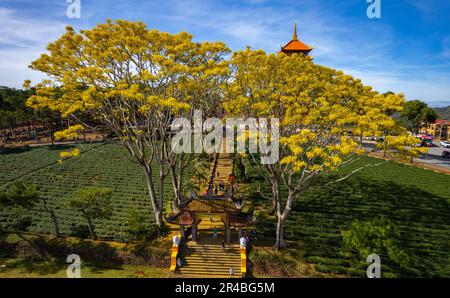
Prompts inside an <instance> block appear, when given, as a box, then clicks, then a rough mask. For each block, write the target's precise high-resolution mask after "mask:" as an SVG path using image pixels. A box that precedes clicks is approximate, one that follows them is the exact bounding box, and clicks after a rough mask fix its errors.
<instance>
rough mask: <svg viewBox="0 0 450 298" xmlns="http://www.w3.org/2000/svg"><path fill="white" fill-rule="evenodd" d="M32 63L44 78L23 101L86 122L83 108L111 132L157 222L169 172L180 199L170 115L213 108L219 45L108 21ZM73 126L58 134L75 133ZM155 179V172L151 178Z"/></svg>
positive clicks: (179, 163) (183, 160) (220, 70)
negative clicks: (136, 170)
mask: <svg viewBox="0 0 450 298" xmlns="http://www.w3.org/2000/svg"><path fill="white" fill-rule="evenodd" d="M47 50H48V53H46V54H43V55H41V57H40V58H38V59H37V60H35V61H33V62H32V64H31V68H32V69H35V70H39V71H42V72H44V73H46V74H47V75H48V77H49V78H50V79H48V80H44V81H43V82H41V83H40V84H38V85H37V86H36V95H35V96H32V97H30V98H29V99H28V105H29V106H31V107H34V108H42V107H46V108H50V109H51V110H54V111H58V112H60V113H61V114H62V115H63V116H64V117H67V118H69V117H70V118H71V119H72V120H73V121H75V122H76V123H78V124H80V125H83V126H88V125H89V123H87V122H86V121H84V120H83V117H80V115H81V114H82V113H89V115H90V116H91V117H92V118H93V119H94V120H95V121H96V122H100V123H101V124H102V125H103V126H104V127H105V128H106V129H108V130H110V131H112V132H114V133H115V134H116V135H117V136H118V137H119V138H120V140H121V141H122V143H123V145H124V146H125V147H126V148H127V150H128V151H129V152H130V154H131V155H132V156H133V157H134V158H135V159H136V160H137V162H138V163H139V164H140V165H141V166H142V168H143V170H144V173H145V176H146V180H147V186H148V189H149V196H150V201H151V204H152V208H153V210H154V213H155V218H156V222H157V224H158V225H161V224H162V212H163V206H164V181H165V179H166V177H167V176H170V177H171V180H172V185H173V188H174V192H175V198H174V200H175V203H179V201H180V199H181V189H182V183H181V182H182V180H183V179H182V176H183V170H184V168H185V167H186V165H187V164H188V162H189V156H187V155H186V154H175V153H174V152H172V150H171V140H172V135H171V134H170V133H168V131H169V130H170V124H171V121H172V119H173V118H174V117H180V116H183V117H186V118H188V119H191V117H192V115H193V109H195V108H198V107H199V106H205V105H206V103H207V105H206V106H207V107H208V106H210V107H214V109H215V106H217V105H218V104H217V103H218V101H219V100H220V98H219V95H220V86H221V84H222V83H223V81H224V80H225V79H226V76H227V73H228V66H227V62H226V61H225V60H224V56H225V55H227V54H228V52H229V50H228V48H227V47H226V46H225V44H223V43H208V42H204V43H195V42H193V41H192V36H191V35H189V34H188V33H185V32H182V33H179V34H174V35H172V34H169V33H164V32H159V31H157V30H149V29H147V27H146V26H145V24H144V23H142V22H129V21H124V20H117V21H114V22H113V21H111V20H108V21H107V22H106V23H104V24H99V25H97V26H96V27H95V28H93V29H91V30H81V31H80V32H79V33H77V32H75V31H74V30H73V28H71V27H67V28H66V32H65V33H64V34H63V35H62V36H61V37H60V38H59V39H58V40H56V41H55V42H52V43H50V44H49V45H48V47H47ZM80 130H81V127H80V126H74V127H72V128H69V130H67V131H63V132H59V133H57V134H56V135H57V137H64V136H67V135H70V136H73V134H74V133H76V132H78V131H80ZM155 177H157V178H155Z"/></svg>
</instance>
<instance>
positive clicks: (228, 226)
mask: <svg viewBox="0 0 450 298" xmlns="http://www.w3.org/2000/svg"><path fill="white" fill-rule="evenodd" d="M225 239H226V240H225V241H226V242H227V243H230V242H231V228H230V225H227V227H226V237H225Z"/></svg>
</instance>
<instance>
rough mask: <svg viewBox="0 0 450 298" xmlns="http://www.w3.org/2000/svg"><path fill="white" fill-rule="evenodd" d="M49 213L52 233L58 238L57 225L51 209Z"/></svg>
mask: <svg viewBox="0 0 450 298" xmlns="http://www.w3.org/2000/svg"><path fill="white" fill-rule="evenodd" d="M49 213H50V217H51V219H52V225H53V232H54V234H55V237H59V225H58V220H57V219H56V215H55V212H54V211H53V209H50V211H49Z"/></svg>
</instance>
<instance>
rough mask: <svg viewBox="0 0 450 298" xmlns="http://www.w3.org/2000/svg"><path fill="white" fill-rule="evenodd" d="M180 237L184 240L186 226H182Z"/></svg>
mask: <svg viewBox="0 0 450 298" xmlns="http://www.w3.org/2000/svg"><path fill="white" fill-rule="evenodd" d="M180 235H181V238H182V239H184V225H180Z"/></svg>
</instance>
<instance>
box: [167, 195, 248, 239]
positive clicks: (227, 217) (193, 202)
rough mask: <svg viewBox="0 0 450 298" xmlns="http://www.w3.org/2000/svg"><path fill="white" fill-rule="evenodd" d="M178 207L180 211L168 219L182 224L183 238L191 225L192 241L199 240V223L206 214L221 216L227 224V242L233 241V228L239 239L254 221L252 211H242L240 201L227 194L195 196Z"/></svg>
mask: <svg viewBox="0 0 450 298" xmlns="http://www.w3.org/2000/svg"><path fill="white" fill-rule="evenodd" d="M178 209H179V211H178V212H177V213H176V214H172V215H171V216H169V218H167V221H168V222H169V223H172V224H177V225H179V226H180V233H181V236H182V238H184V237H185V230H186V227H191V234H192V241H197V236H198V225H199V224H200V222H201V221H202V217H205V216H206V217H209V216H215V217H220V220H221V221H222V222H223V224H224V226H225V241H226V242H227V243H230V242H231V228H235V229H237V230H238V234H239V235H238V239H239V238H240V236H241V233H242V228H243V227H246V226H249V225H251V224H252V223H253V221H254V219H253V216H252V214H251V213H245V212H242V204H241V203H240V201H237V200H234V199H233V198H232V197H230V196H226V195H224V196H199V197H193V198H190V199H189V200H187V201H185V202H184V203H183V204H182V205H181V206H179V208H178ZM238 239H236V240H237V241H238Z"/></svg>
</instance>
